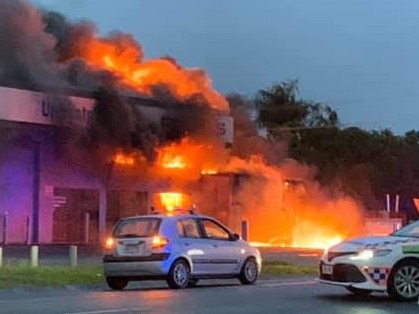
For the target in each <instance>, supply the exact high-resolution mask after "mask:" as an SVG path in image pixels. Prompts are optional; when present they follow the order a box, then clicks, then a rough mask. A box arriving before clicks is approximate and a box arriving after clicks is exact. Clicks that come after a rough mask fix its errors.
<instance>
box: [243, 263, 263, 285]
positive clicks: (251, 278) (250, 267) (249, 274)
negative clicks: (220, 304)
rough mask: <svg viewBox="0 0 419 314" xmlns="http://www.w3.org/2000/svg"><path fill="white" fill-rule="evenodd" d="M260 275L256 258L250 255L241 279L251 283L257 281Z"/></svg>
mask: <svg viewBox="0 0 419 314" xmlns="http://www.w3.org/2000/svg"><path fill="white" fill-rule="evenodd" d="M258 276H259V270H258V265H257V263H256V260H255V259H254V258H253V257H250V258H248V259H247V260H246V261H245V262H244V264H243V267H242V270H241V272H240V275H239V280H240V282H241V283H242V284H244V285H251V284H253V283H255V281H256V279H257V278H258Z"/></svg>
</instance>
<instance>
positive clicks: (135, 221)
mask: <svg viewBox="0 0 419 314" xmlns="http://www.w3.org/2000/svg"><path fill="white" fill-rule="evenodd" d="M160 221H161V219H159V218H132V219H126V220H121V221H120V222H119V223H118V224H117V225H116V226H115V229H114V231H113V236H114V237H115V238H144V237H152V236H153V235H155V234H156V233H157V232H158V230H159V226H160Z"/></svg>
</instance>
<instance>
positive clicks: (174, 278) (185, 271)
mask: <svg viewBox="0 0 419 314" xmlns="http://www.w3.org/2000/svg"><path fill="white" fill-rule="evenodd" d="M189 281H190V270H189V266H188V264H187V262H186V261H184V260H182V259H178V260H176V261H175V262H174V263H173V265H172V267H171V268H170V271H169V275H168V277H167V284H168V285H169V287H170V288H172V289H183V288H186V287H187V286H188V284H189Z"/></svg>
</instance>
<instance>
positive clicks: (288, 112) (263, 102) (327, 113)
mask: <svg viewBox="0 0 419 314" xmlns="http://www.w3.org/2000/svg"><path fill="white" fill-rule="evenodd" d="M298 92H299V91H298V81H297V80H291V81H286V82H282V83H276V84H274V85H273V86H272V87H270V88H268V89H265V90H260V91H259V92H258V93H257V95H256V97H255V104H256V106H257V109H258V119H257V121H258V123H259V126H261V127H264V128H266V129H267V132H268V134H269V135H271V136H276V135H277V134H278V131H279V132H280V131H281V130H299V129H304V128H327V127H336V126H338V125H339V119H338V115H337V113H336V112H335V111H334V110H332V108H331V107H329V106H327V105H324V104H322V103H319V102H315V103H313V102H310V101H306V100H303V99H300V98H299V97H298Z"/></svg>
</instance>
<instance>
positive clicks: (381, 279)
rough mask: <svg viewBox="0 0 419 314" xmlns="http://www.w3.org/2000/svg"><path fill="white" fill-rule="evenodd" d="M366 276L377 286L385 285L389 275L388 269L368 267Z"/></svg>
mask: <svg viewBox="0 0 419 314" xmlns="http://www.w3.org/2000/svg"><path fill="white" fill-rule="evenodd" d="M367 272H368V275H369V276H370V277H371V279H372V280H373V281H374V282H375V283H376V284H377V285H380V286H382V285H386V284H387V277H388V274H389V273H390V269H389V268H383V267H369V268H368V270H367Z"/></svg>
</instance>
